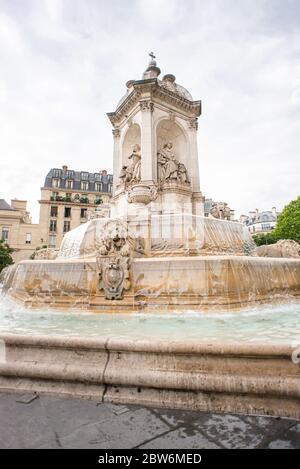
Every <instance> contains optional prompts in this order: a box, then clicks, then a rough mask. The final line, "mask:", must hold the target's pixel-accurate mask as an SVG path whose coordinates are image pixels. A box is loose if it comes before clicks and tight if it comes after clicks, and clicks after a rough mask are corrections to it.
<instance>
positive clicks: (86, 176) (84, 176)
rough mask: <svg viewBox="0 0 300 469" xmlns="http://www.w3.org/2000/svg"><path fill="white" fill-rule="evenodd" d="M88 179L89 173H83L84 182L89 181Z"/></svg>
mask: <svg viewBox="0 0 300 469" xmlns="http://www.w3.org/2000/svg"><path fill="white" fill-rule="evenodd" d="M88 178H89V173H84V172H82V173H81V180H82V181H87V180H88Z"/></svg>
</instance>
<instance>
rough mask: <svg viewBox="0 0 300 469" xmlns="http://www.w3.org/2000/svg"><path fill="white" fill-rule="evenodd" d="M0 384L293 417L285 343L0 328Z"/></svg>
mask: <svg viewBox="0 0 300 469" xmlns="http://www.w3.org/2000/svg"><path fill="white" fill-rule="evenodd" d="M0 340H1V342H2V343H3V344H4V345H5V361H2V363H1V364H0V389H1V390H14V391H15V390H18V391H20V392H24V391H35V392H40V393H41V392H44V393H55V394H63V395H70V396H81V397H85V398H94V399H97V400H99V401H102V402H114V403H123V404H124V403H132V404H139V405H151V406H157V407H172V408H186V409H193V410H201V411H214V412H234V413H244V414H245V413H246V414H259V415H273V416H274V415H276V416H281V417H291V418H297V419H300V368H299V366H297V365H295V364H294V363H293V362H292V360H291V357H292V353H293V349H292V347H290V346H287V345H257V344H255V345H254V344H223V343H213V344H212V343H209V342H202V343H197V342H194V343H193V342H189V343H187V344H186V343H184V342H178V341H177V342H172V341H165V340H164V341H160V340H155V339H154V340H151V341H147V340H129V339H121V338H118V339H117V338H109V337H102V338H101V339H79V338H67V337H49V336H37V337H30V336H23V335H12V334H2V335H0Z"/></svg>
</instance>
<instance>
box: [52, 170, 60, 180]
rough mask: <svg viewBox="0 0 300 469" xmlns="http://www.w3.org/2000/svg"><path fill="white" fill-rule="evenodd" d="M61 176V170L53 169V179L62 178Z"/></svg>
mask: <svg viewBox="0 0 300 469" xmlns="http://www.w3.org/2000/svg"><path fill="white" fill-rule="evenodd" d="M60 176H61V169H53V177H54V178H60Z"/></svg>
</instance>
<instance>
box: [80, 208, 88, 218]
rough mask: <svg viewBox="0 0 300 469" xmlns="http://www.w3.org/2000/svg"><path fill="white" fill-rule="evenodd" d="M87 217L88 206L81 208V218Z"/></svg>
mask: <svg viewBox="0 0 300 469" xmlns="http://www.w3.org/2000/svg"><path fill="white" fill-rule="evenodd" d="M86 217H87V209H86V208H81V209H80V218H86Z"/></svg>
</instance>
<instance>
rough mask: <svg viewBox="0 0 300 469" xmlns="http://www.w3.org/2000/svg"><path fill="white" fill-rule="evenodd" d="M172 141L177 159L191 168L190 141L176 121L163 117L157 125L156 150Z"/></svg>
mask: <svg viewBox="0 0 300 469" xmlns="http://www.w3.org/2000/svg"><path fill="white" fill-rule="evenodd" d="M170 141H171V142H172V143H173V150H174V153H175V155H176V159H177V160H178V161H179V162H180V163H183V164H184V165H185V166H186V168H189V161H188V143H187V139H186V136H185V133H184V131H183V130H182V129H181V127H180V126H179V125H178V124H177V123H176V122H174V121H171V120H168V119H163V120H161V121H160V122H159V123H158V124H157V127H156V152H158V151H159V150H160V149H161V148H162V147H163V145H164V144H165V143H167V142H170Z"/></svg>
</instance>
